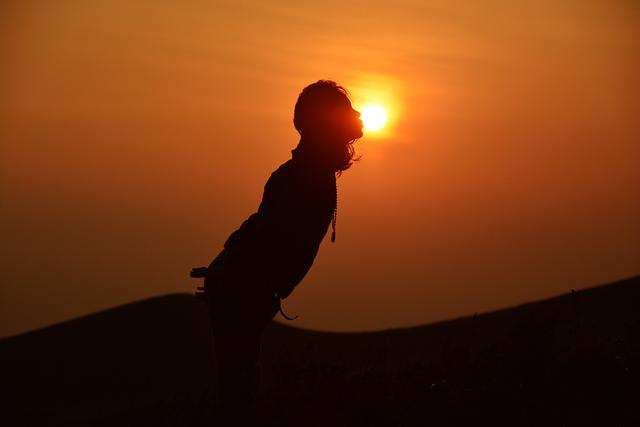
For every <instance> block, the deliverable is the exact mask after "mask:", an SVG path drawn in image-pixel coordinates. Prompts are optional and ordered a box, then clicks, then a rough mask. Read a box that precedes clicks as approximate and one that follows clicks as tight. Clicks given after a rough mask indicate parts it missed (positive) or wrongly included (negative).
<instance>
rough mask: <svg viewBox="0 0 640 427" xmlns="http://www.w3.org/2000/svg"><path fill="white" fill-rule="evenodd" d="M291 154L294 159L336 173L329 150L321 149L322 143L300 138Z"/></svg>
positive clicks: (333, 160)
mask: <svg viewBox="0 0 640 427" xmlns="http://www.w3.org/2000/svg"><path fill="white" fill-rule="evenodd" d="M291 153H292V154H293V158H294V159H298V160H301V161H303V162H305V163H309V164H312V165H314V166H317V167H319V168H321V169H326V170H327V171H329V172H336V168H335V163H336V162H335V159H332V158H331V156H330V152H329V150H327V149H326V148H325V149H323V147H322V141H318V140H314V139H310V138H301V139H300V142H299V143H298V145H297V147H296V148H295V149H294V150H292V151H291Z"/></svg>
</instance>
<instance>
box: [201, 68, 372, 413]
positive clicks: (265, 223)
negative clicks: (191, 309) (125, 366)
mask: <svg viewBox="0 0 640 427" xmlns="http://www.w3.org/2000/svg"><path fill="white" fill-rule="evenodd" d="M293 123H294V126H295V128H296V129H297V131H298V132H299V133H300V136H301V138H300V142H299V143H298V146H297V147H296V148H295V149H294V150H293V151H292V158H291V159H290V160H288V161H287V162H286V163H284V164H282V165H281V166H280V167H279V168H278V169H277V170H276V171H275V172H273V173H272V174H271V177H270V178H269V180H268V181H267V183H266V185H265V187H264V194H263V197H262V202H261V203H260V207H259V208H258V211H257V212H256V213H254V214H253V215H251V216H250V217H249V218H248V219H247V220H246V221H244V223H243V224H242V225H241V226H240V228H239V229H238V230H236V231H235V232H234V233H232V234H231V235H230V236H229V238H228V239H227V241H226V243H225V244H224V250H223V251H222V252H221V253H220V254H219V255H218V256H217V257H216V258H215V259H214V260H213V261H212V262H211V264H210V265H209V267H208V268H206V269H205V268H200V269H194V271H193V272H192V276H194V277H205V285H204V293H205V296H206V297H207V300H208V302H209V312H210V315H211V322H212V327H213V334H214V338H215V349H216V359H217V367H218V378H219V385H220V402H221V405H222V409H223V410H224V411H225V412H226V415H227V417H231V418H232V419H233V418H235V417H236V416H238V417H243V416H246V413H247V412H248V411H250V410H251V408H252V407H253V405H254V404H255V402H256V399H257V393H258V381H259V369H258V354H259V345H260V336H261V334H262V332H263V330H264V328H265V327H266V326H267V324H268V323H269V322H270V321H271V319H273V317H274V316H275V315H276V314H277V313H278V311H279V310H280V309H281V300H282V299H284V298H287V297H288V296H289V295H290V294H291V292H292V291H293V289H294V288H295V287H296V285H297V284H298V283H299V282H300V281H301V280H302V278H303V277H304V276H305V274H306V273H307V271H308V270H309V268H310V267H311V265H312V264H313V260H314V258H315V256H316V254H317V252H318V248H319V246H320V242H321V241H322V239H323V238H324V236H325V234H326V233H327V230H328V228H329V225H330V224H332V225H333V233H332V241H333V240H335V220H336V209H337V190H336V175H339V174H340V173H341V172H342V171H344V170H346V169H348V168H349V167H350V166H351V164H352V162H353V160H354V158H353V157H354V149H353V143H354V142H355V140H356V139H358V138H360V137H361V136H362V121H361V120H360V113H359V112H358V111H356V110H354V109H353V108H352V106H351V102H350V100H349V97H348V95H347V92H346V90H345V89H344V88H343V87H341V86H339V85H337V84H336V83H335V82H333V81H328V80H320V81H318V82H316V83H313V84H311V85H309V86H307V87H306V88H304V90H303V91H302V92H301V93H300V96H299V97H298V101H297V103H296V105H295V111H294V118H293ZM283 315H284V313H283ZM285 317H286V316H285Z"/></svg>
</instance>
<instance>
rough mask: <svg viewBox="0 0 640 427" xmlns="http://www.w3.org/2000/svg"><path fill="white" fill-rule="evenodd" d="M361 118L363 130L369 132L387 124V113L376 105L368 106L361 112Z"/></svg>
mask: <svg viewBox="0 0 640 427" xmlns="http://www.w3.org/2000/svg"><path fill="white" fill-rule="evenodd" d="M361 114H362V116H361V118H362V122H363V124H364V128H365V129H366V130H370V131H377V130H380V129H382V128H383V127H384V125H385V124H386V123H387V113H386V112H385V111H384V109H383V108H382V107H380V106H378V105H368V106H366V107H365V108H363V109H362V111H361Z"/></svg>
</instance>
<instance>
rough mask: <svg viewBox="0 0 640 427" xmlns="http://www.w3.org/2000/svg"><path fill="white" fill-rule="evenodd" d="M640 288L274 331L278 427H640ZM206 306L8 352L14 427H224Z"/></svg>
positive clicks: (269, 409) (637, 282)
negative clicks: (355, 326)
mask: <svg viewBox="0 0 640 427" xmlns="http://www.w3.org/2000/svg"><path fill="white" fill-rule="evenodd" d="M639 309H640V277H635V278H632V279H628V280H624V281H621V282H617V283H612V284H609V285H604V286H599V287H596V288H591V289H587V290H583V291H579V292H575V293H571V294H567V295H564V296H560V297H557V298H553V299H549V300H545V301H541V302H535V303H531V304H526V305H523V306H519V307H515V308H511V309H507V310H501V311H498V312H493V313H488V314H482V315H475V316H471V317H465V318H461V319H456V320H452V321H448V322H442V323H437V324H432V325H426V326H419V327H415V328H408V329H396V330H388V331H381V332H373V333H359V334H338V333H322V332H314V331H308V330H301V329H295V328H292V327H289V326H284V325H282V324H279V323H272V324H271V325H270V327H269V328H268V330H267V332H266V334H265V337H264V346H263V370H264V381H263V386H264V387H263V388H264V390H263V403H264V405H263V406H264V407H263V408H262V413H263V419H264V421H265V425H270V426H449V425H456V426H457V425H460V426H478V425H509V426H519V425H530V426H544V425H559V426H560V425H566V426H573V425H594V426H640V310H639ZM212 350H213V343H212V339H211V334H210V330H209V325H208V323H207V317H206V312H205V307H204V305H203V304H202V303H201V302H200V301H198V300H196V299H195V297H191V296H189V295H169V296H165V297H159V298H153V299H149V300H145V301H141V302H137V303H134V304H129V305H126V306H122V307H117V308H114V309H111V310H107V311H104V312H100V313H96V314H94V315H90V316H86V317H83V318H79V319H76V320H72V321H69V322H65V323H61V324H58V325H54V326H51V327H48V328H44V329H41V330H38V331H35V332H31V333H28V334H24V335H20V336H17V337H12V338H9V339H4V340H2V341H0V399H1V402H2V407H1V408H0V425H2V426H14V425H15V426H32V425H33V426H36V425H37V426H107V425H109V426H111V425H113V426H146V425H153V426H198V427H199V426H205V425H214V416H215V414H214V413H215V407H214V405H213V404H212V401H213V399H214V396H215V385H214V384H215V372H213V370H212V363H211V362H212V358H213V351H212Z"/></svg>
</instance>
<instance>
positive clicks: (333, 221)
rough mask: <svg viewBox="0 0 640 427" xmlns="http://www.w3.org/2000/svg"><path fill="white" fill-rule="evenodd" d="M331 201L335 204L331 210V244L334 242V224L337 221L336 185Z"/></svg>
mask: <svg viewBox="0 0 640 427" xmlns="http://www.w3.org/2000/svg"><path fill="white" fill-rule="evenodd" d="M333 200H334V203H335V204H334V208H333V218H332V219H331V228H333V232H332V233H331V242H332V243H334V242H335V241H336V222H337V221H338V184H336V187H335V192H334V196H333Z"/></svg>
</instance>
